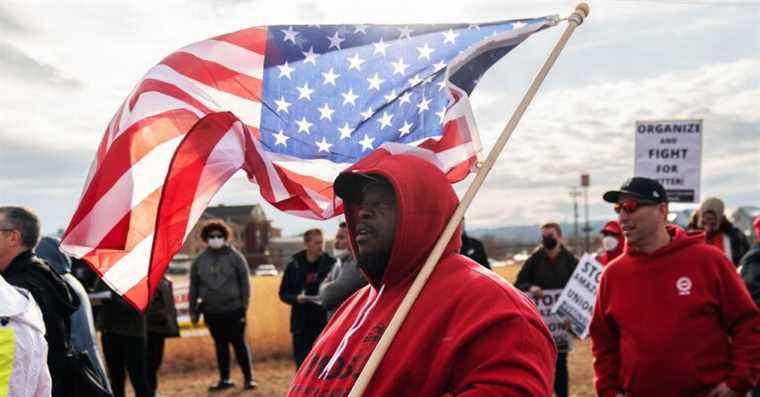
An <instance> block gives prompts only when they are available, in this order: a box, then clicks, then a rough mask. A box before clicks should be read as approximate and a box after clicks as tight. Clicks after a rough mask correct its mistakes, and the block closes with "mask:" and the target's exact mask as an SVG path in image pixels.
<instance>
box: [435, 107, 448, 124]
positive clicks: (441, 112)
mask: <svg viewBox="0 0 760 397" xmlns="http://www.w3.org/2000/svg"><path fill="white" fill-rule="evenodd" d="M435 115H436V116H438V119H439V120H438V122H439V123H441V124H443V118H444V117H446V106H444V107H443V108H441V111H440V112H437V113H436V114H435Z"/></svg>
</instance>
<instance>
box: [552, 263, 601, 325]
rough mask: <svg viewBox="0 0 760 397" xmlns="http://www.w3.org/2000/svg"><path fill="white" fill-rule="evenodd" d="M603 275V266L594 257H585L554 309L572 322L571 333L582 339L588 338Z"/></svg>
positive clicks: (553, 310)
mask: <svg viewBox="0 0 760 397" xmlns="http://www.w3.org/2000/svg"><path fill="white" fill-rule="evenodd" d="M601 274H602V265H601V264H600V263H599V262H597V261H596V259H594V257H593V256H592V255H590V254H586V255H583V257H582V258H581V260H580V261H579V262H578V266H577V267H576V268H575V271H574V272H573V275H572V276H571V277H570V281H568V282H567V285H566V286H565V289H563V290H562V293H561V294H560V295H559V298H558V299H557V303H556V304H555V306H554V308H553V309H552V312H553V313H556V314H558V315H559V316H561V317H562V318H565V319H568V320H570V331H572V332H573V333H574V334H575V335H577V336H578V337H579V338H581V339H584V338H586V337H587V336H588V326H589V324H590V323H591V316H592V315H593V313H594V303H595V302H596V289H597V286H598V285H599V277H600V276H601Z"/></svg>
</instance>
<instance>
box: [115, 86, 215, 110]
mask: <svg viewBox="0 0 760 397" xmlns="http://www.w3.org/2000/svg"><path fill="white" fill-rule="evenodd" d="M151 91H156V92H160V93H162V94H164V95H168V96H170V97H172V98H176V99H178V100H180V101H182V102H185V103H187V104H188V105H190V106H192V107H194V108H196V109H198V110H200V111H201V112H203V113H210V112H211V109H209V108H208V107H206V105H204V104H203V103H202V102H201V101H199V100H197V99H195V97H193V96H192V95H190V94H188V93H187V92H185V91H184V90H182V89H181V88H179V87H177V86H176V85H174V84H171V83H167V82H165V81H161V80H156V79H145V80H143V81H142V83H140V85H139V86H138V87H137V89H136V90H135V93H134V94H133V95H132V97H131V98H130V100H129V110H132V109H134V107H135V104H136V103H137V101H138V99H140V95H142V94H144V93H146V92H151Z"/></svg>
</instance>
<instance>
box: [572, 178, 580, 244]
mask: <svg viewBox="0 0 760 397" xmlns="http://www.w3.org/2000/svg"><path fill="white" fill-rule="evenodd" d="M580 196H581V188H580V187H579V186H571V187H570V197H572V198H573V218H574V219H575V222H574V223H573V226H574V228H573V229H574V233H573V248H574V249H575V253H576V254H579V253H580V249H579V248H581V244H580V237H579V236H578V197H580Z"/></svg>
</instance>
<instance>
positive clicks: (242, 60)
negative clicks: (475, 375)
mask: <svg viewBox="0 0 760 397" xmlns="http://www.w3.org/2000/svg"><path fill="white" fill-rule="evenodd" d="M179 51H180V52H186V53H188V54H193V55H195V56H196V57H198V58H201V59H203V60H206V61H210V62H216V63H218V64H220V65H224V66H225V67H227V68H229V69H232V70H234V71H236V72H238V73H240V74H245V75H248V76H251V77H255V78H257V79H259V80H261V79H263V78H264V55H262V54H258V53H256V52H253V51H250V50H248V49H245V48H243V47H238V46H236V45H234V44H232V43H228V42H226V41H220V40H213V39H210V40H204V41H201V42H198V43H194V44H190V45H189V46H187V47H184V48H181V49H180V50H179Z"/></svg>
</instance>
